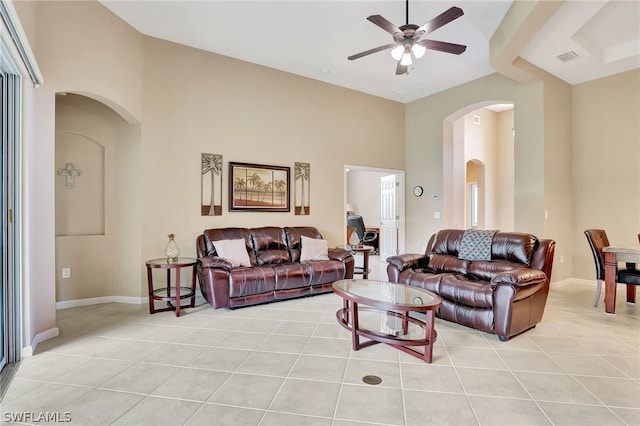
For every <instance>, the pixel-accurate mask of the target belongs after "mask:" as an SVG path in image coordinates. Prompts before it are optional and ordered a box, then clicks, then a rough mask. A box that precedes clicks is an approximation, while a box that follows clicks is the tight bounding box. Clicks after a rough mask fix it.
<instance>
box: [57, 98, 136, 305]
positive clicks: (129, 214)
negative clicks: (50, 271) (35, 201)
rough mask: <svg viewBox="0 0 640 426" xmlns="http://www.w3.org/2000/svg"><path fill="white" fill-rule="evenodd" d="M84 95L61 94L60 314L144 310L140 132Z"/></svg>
mask: <svg viewBox="0 0 640 426" xmlns="http://www.w3.org/2000/svg"><path fill="white" fill-rule="evenodd" d="M85 95H86V94H74V93H58V94H57V95H56V109H55V111H56V113H55V120H56V135H55V143H56V147H55V169H56V171H58V173H57V175H56V182H55V203H56V239H55V252H56V260H55V262H56V307H57V308H66V307H72V306H78V305H85V304H91V303H103V302H110V301H114V300H115V299H114V297H118V299H117V300H119V301H126V300H122V299H123V298H122V296H125V299H126V296H133V297H135V300H136V302H137V303H140V300H141V299H140V298H141V296H142V295H141V294H140V291H141V290H140V284H139V283H140V264H141V250H140V247H141V232H140V228H141V224H140V220H141V219H140V203H139V201H138V200H139V198H140V197H139V194H140V190H139V182H140V172H139V167H137V165H138V164H139V161H138V160H139V158H140V149H141V148H140V146H141V144H140V126H139V124H138V123H137V122H136V121H135V119H134V118H133V117H132V116H131V115H130V114H124V115H123V109H122V108H121V107H119V108H116V109H114V108H113V106H114V105H113V102H110V105H109V104H105V103H104V102H101V101H99V100H96V98H98V99H102V98H100V97H98V96H95V95H94V96H90V97H89V96H85Z"/></svg>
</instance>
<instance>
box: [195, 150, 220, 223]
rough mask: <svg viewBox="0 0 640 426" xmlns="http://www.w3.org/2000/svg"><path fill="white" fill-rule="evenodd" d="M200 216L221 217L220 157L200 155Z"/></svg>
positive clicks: (216, 155)
mask: <svg viewBox="0 0 640 426" xmlns="http://www.w3.org/2000/svg"><path fill="white" fill-rule="evenodd" d="M201 157H202V197H201V202H200V211H201V214H202V216H221V215H222V155H218V154H202V155H201Z"/></svg>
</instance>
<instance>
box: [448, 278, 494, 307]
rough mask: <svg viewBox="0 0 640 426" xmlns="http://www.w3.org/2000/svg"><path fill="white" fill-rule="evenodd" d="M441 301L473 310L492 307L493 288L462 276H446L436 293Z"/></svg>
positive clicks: (483, 282) (482, 282) (484, 282)
mask: <svg viewBox="0 0 640 426" xmlns="http://www.w3.org/2000/svg"><path fill="white" fill-rule="evenodd" d="M438 294H439V295H440V297H442V298H443V299H447V300H450V301H452V302H454V303H456V304H458V305H464V306H471V307H473V308H484V309H491V308H492V307H493V287H492V286H491V285H490V284H489V283H488V282H487V281H476V280H472V279H469V278H468V277H466V276H464V275H446V276H444V277H442V281H440V291H439V293H438Z"/></svg>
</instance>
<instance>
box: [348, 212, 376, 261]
mask: <svg viewBox="0 0 640 426" xmlns="http://www.w3.org/2000/svg"><path fill="white" fill-rule="evenodd" d="M347 226H348V227H349V229H350V230H351V232H353V231H355V232H356V235H358V238H359V239H360V242H362V244H364V245H365V246H371V247H373V250H374V252H373V254H377V253H378V233H377V232H375V231H367V230H366V228H365V227H364V221H363V220H362V216H360V215H357V214H354V215H351V216H347Z"/></svg>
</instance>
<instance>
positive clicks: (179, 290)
mask: <svg viewBox="0 0 640 426" xmlns="http://www.w3.org/2000/svg"><path fill="white" fill-rule="evenodd" d="M146 265H147V284H148V285H149V314H155V313H156V312H164V311H173V310H175V311H176V316H177V317H179V316H180V308H181V307H184V308H193V307H195V306H196V266H197V265H198V259H194V258H191V257H179V258H178V259H177V260H175V261H169V260H167V259H166V258H162V259H152V260H148V261H147V262H146ZM188 267H191V268H192V271H191V287H181V286H180V270H181V269H182V268H188ZM153 269H166V270H167V285H166V287H162V288H157V289H154V288H153ZM172 269H173V270H174V271H175V285H173V286H172V285H171V270H172ZM189 298H191V303H190V304H189V305H186V306H180V302H181V300H182V299H189ZM156 300H160V301H164V302H167V305H168V306H167V307H166V308H161V309H156V308H155V304H154V301H156ZM171 302H174V303H175V306H174V305H172V304H171Z"/></svg>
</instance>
